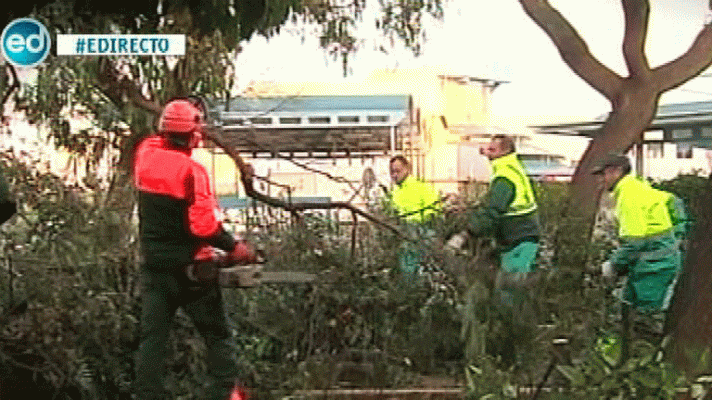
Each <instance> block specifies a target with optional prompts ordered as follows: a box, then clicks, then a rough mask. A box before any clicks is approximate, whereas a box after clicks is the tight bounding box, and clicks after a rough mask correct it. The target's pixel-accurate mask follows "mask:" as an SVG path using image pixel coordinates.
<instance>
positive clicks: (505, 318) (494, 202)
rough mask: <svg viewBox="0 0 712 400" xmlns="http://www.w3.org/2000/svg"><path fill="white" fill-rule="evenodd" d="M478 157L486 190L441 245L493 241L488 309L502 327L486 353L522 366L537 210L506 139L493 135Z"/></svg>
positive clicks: (531, 319) (530, 312)
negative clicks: (482, 159)
mask: <svg viewBox="0 0 712 400" xmlns="http://www.w3.org/2000/svg"><path fill="white" fill-rule="evenodd" d="M481 153H482V154H483V155H484V156H486V157H487V158H488V159H489V161H490V165H491V167H492V175H491V180H490V185H489V189H488V191H487V193H486V195H485V198H484V201H483V202H482V205H481V206H479V207H477V208H475V209H472V210H470V211H469V213H468V215H467V233H460V234H457V235H454V236H453V237H451V238H450V239H449V240H448V241H447V246H448V247H454V248H458V247H461V246H462V244H463V242H464V241H465V240H466V239H465V236H467V234H469V235H471V236H474V237H493V238H494V239H495V242H496V245H497V253H498V255H499V270H498V273H497V278H496V282H495V290H494V292H493V296H492V299H491V300H489V303H488V306H491V307H492V315H493V317H495V318H496V319H498V320H500V321H501V322H502V325H503V326H504V328H503V329H501V335H500V338H499V340H497V342H498V344H497V346H496V347H497V348H493V349H492V351H493V352H496V353H498V355H499V356H500V357H501V359H502V361H503V362H504V363H505V364H506V365H507V366H510V365H515V364H517V365H520V366H522V364H523V363H524V359H525V358H526V354H527V353H528V350H529V349H530V346H531V344H532V341H533V337H534V332H535V330H534V329H535V328H534V327H535V324H536V315H535V313H534V308H533V301H532V298H531V293H530V287H529V286H530V285H531V283H532V281H533V280H532V279H531V277H532V274H531V272H532V271H533V270H534V264H535V260H536V256H537V253H538V251H539V214H538V211H537V208H538V207H537V202H536V197H535V194H534V188H533V186H532V182H531V180H530V178H529V176H528V175H527V173H526V170H525V169H524V166H523V165H522V163H521V162H520V161H519V158H518V157H517V153H516V151H515V147H514V142H513V140H512V138H511V137H509V136H506V135H495V136H493V137H492V139H491V140H490V142H489V144H488V145H487V146H486V147H483V148H482V149H481ZM483 322H486V321H483ZM495 325H497V324H495ZM465 329H466V330H467V329H470V328H469V327H465ZM472 329H475V328H474V325H473V328H472ZM492 351H490V352H492Z"/></svg>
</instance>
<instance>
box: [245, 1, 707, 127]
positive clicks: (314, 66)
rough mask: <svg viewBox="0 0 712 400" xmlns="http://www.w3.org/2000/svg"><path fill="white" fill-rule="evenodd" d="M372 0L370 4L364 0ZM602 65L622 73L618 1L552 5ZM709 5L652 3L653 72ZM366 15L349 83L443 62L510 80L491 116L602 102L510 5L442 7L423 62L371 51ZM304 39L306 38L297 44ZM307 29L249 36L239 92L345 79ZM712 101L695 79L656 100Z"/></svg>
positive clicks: (560, 112) (588, 107) (575, 109)
mask: <svg viewBox="0 0 712 400" xmlns="http://www.w3.org/2000/svg"><path fill="white" fill-rule="evenodd" d="M370 1H371V2H372V3H377V2H375V1H374V0H370ZM551 4H552V5H553V6H554V7H556V8H557V9H558V10H559V11H560V12H561V13H562V14H563V15H564V16H565V17H567V18H568V19H569V21H571V23H572V24H573V25H574V27H575V28H576V29H577V30H578V31H579V33H580V34H581V35H582V36H583V38H584V39H585V40H586V42H587V43H588V45H589V47H590V49H591V50H592V52H593V53H594V54H595V55H596V56H597V57H598V58H599V59H600V60H601V61H602V62H603V63H604V64H606V65H607V66H609V67H610V68H612V69H614V70H615V71H616V72H618V73H620V74H625V67H624V62H623V57H622V55H621V51H620V48H621V42H622V36H623V14H622V11H621V6H620V0H591V1H581V0H552V1H551ZM708 6H709V0H651V24H650V29H649V34H648V41H647V54H648V58H649V60H650V63H651V64H652V65H653V66H655V65H659V64H662V63H665V62H667V61H669V60H671V59H674V58H676V57H677V56H679V55H680V54H682V53H683V52H684V51H685V50H686V49H687V48H688V47H689V45H690V44H691V43H692V41H693V40H694V38H695V36H696V35H697V33H698V32H699V31H700V29H701V28H702V26H703V24H704V23H705V21H708V20H710V19H712V18H711V17H710V13H709V10H708ZM372 19H373V18H372V17H371V18H369V17H366V18H365V20H364V23H363V27H362V28H361V31H360V33H359V35H360V36H362V40H361V42H360V51H359V53H358V54H357V55H356V56H355V57H354V58H353V60H352V61H351V64H350V67H351V70H350V76H349V78H348V79H351V80H357V81H358V80H361V79H363V78H364V76H366V75H368V73H369V72H370V71H371V70H372V69H374V68H384V67H390V68H392V67H397V66H400V67H414V66H418V65H448V66H450V67H452V68H453V69H454V70H455V71H457V72H458V73H462V74H467V75H473V76H481V77H488V78H495V79H500V80H505V81H508V82H509V83H507V84H505V85H502V86H500V87H499V88H498V89H497V90H496V91H495V97H494V104H493V110H494V113H495V114H497V115H501V116H505V117H508V116H513V117H514V116H525V117H528V118H527V121H528V122H534V121H533V120H532V118H531V117H532V116H557V117H566V116H569V117H573V118H579V117H586V118H590V117H595V116H597V115H600V114H603V113H605V112H607V111H608V110H609V105H608V102H607V101H606V100H605V99H604V98H603V97H602V96H600V95H599V94H598V93H597V92H596V91H594V90H593V89H591V88H590V87H589V86H588V85H587V84H586V83H584V82H583V81H582V80H581V79H580V78H578V77H577V76H576V75H574V74H573V73H572V72H571V71H570V70H569V68H568V67H567V66H566V65H565V64H564V63H563V61H561V58H560V57H559V54H558V52H557V51H556V49H555V47H554V46H553V44H551V41H550V40H549V39H548V37H547V36H546V35H545V34H544V33H543V31H541V29H539V27H537V26H536V25H535V24H534V23H533V22H532V21H531V20H530V19H529V18H528V17H527V16H526V14H525V13H524V12H523V11H522V8H521V6H520V5H519V3H518V2H517V1H516V0H449V1H448V5H447V9H446V13H445V19H444V21H442V22H434V23H432V24H429V25H430V26H429V27H428V28H429V29H428V38H429V40H428V41H427V43H426V45H425V48H424V51H423V55H422V56H421V57H419V58H417V59H416V58H413V57H412V56H411V55H410V53H409V52H407V51H404V50H399V49H395V50H393V51H392V54H390V55H384V54H381V53H379V52H377V51H375V50H373V49H374V47H375V46H376V45H377V44H378V43H380V42H379V39H375V38H374V36H375V29H374V28H373V27H372ZM302 32H307V35H306V37H305V38H304V40H302V39H303V38H302V37H303V36H305V35H302ZM309 32H310V28H309V27H304V26H297V25H289V26H287V27H286V29H283V30H282V33H281V34H280V35H279V36H277V37H273V38H271V39H269V40H266V39H264V38H262V37H253V38H252V39H251V40H250V41H249V42H247V43H245V44H244V50H243V51H242V53H240V55H239V56H238V67H237V72H238V85H239V86H240V87H245V86H247V85H248V84H249V82H250V81H252V80H276V81H323V80H334V81H338V80H341V79H343V77H342V75H343V73H342V69H341V64H340V63H339V62H335V61H333V60H331V59H330V57H329V56H328V55H326V54H325V52H324V51H323V50H321V49H319V48H318V41H317V38H316V35H313V34H312V35H309ZM690 100H712V78H698V79H695V80H693V81H692V82H690V83H688V84H686V85H685V86H683V87H682V88H680V89H678V90H675V91H673V92H671V93H670V94H668V95H666V96H664V97H663V100H662V101H663V102H677V101H690Z"/></svg>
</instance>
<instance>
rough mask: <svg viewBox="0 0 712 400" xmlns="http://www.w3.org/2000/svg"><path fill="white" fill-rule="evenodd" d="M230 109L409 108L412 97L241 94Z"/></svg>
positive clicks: (393, 109) (399, 109)
mask: <svg viewBox="0 0 712 400" xmlns="http://www.w3.org/2000/svg"><path fill="white" fill-rule="evenodd" d="M228 107H229V108H228V109H227V110H225V109H224V108H221V111H228V112H229V111H236V112H269V111H276V112H300V113H308V112H310V111H321V112H323V111H338V110H364V111H365V110H384V111H386V110H388V111H391V110H392V111H402V110H406V111H407V110H409V107H410V96H408V95H382V96H375V95H374V96H293V97H238V98H233V99H230V103H229V106H228Z"/></svg>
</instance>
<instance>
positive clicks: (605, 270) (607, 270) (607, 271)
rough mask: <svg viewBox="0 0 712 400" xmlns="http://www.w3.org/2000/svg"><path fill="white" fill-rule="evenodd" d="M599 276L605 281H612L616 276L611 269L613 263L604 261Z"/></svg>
mask: <svg viewBox="0 0 712 400" xmlns="http://www.w3.org/2000/svg"><path fill="white" fill-rule="evenodd" d="M601 276H603V277H604V278H606V279H613V278H615V276H616V271H615V269H614V268H613V263H612V262H610V261H605V262H604V263H603V264H601Z"/></svg>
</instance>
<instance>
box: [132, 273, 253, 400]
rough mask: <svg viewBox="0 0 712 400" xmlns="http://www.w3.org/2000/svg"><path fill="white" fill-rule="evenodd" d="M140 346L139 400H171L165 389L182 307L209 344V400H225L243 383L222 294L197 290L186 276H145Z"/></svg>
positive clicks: (137, 387)
mask: <svg viewBox="0 0 712 400" xmlns="http://www.w3.org/2000/svg"><path fill="white" fill-rule="evenodd" d="M141 279H142V282H141V284H142V293H141V297H142V299H141V301H142V310H141V345H140V347H139V350H138V357H137V361H136V381H135V388H136V394H137V395H138V397H137V398H138V399H141V400H148V399H151V400H153V399H161V400H163V399H169V398H170V397H169V395H168V393H167V392H166V389H165V387H164V380H165V377H166V359H167V357H168V339H169V330H170V328H171V325H172V321H173V317H174V315H175V312H176V310H177V309H178V307H182V308H183V310H184V311H185V312H186V314H188V316H189V317H190V318H191V319H192V321H193V324H194V325H195V327H196V329H197V330H198V332H199V333H200V335H201V336H203V338H204V339H205V342H206V347H207V364H208V375H209V376H208V382H207V385H206V386H207V394H206V397H205V398H206V399H209V400H225V399H227V396H228V394H229V391H230V389H231V387H232V386H233V385H234V383H235V379H236V378H237V377H238V373H239V372H240V371H238V366H237V362H236V359H235V346H234V344H233V339H232V335H231V333H230V330H229V329H228V322H227V317H226V315H225V310H224V308H223V302H222V296H221V293H220V289H219V288H218V287H216V286H212V287H201V288H196V287H192V286H191V285H190V283H189V281H188V280H187V278H186V277H185V275H184V274H183V273H182V272H165V271H161V272H156V271H155V270H150V269H147V268H143V270H142V276H141Z"/></svg>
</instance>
